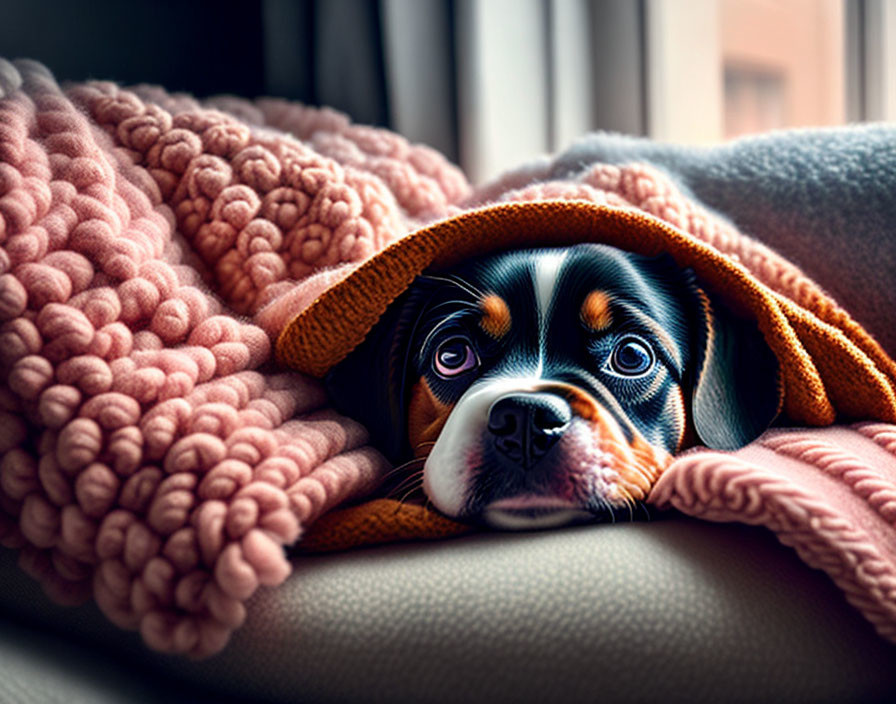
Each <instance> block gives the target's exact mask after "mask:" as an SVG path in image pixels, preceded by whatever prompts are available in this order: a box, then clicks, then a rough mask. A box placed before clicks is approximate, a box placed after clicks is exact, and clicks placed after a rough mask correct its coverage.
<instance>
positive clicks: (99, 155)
mask: <svg viewBox="0 0 896 704" xmlns="http://www.w3.org/2000/svg"><path fill="white" fill-rule="evenodd" d="M570 163H571V162H570V160H569V159H568V158H567V159H566V160H565V161H563V160H558V161H557V162H556V163H554V162H551V161H550V160H548V161H546V162H544V164H542V167H540V168H539V169H533V168H530V167H526V168H524V169H521V170H520V171H519V172H516V173H510V174H508V175H506V176H505V177H504V178H502V179H500V180H498V181H496V182H495V183H492V184H488V185H486V186H483V187H480V188H478V189H474V188H472V187H471V186H470V184H469V183H468V182H467V180H466V179H465V177H464V176H463V174H462V173H461V172H460V171H459V170H458V169H457V168H456V167H454V166H452V165H450V164H449V163H448V162H447V161H446V160H445V159H444V158H443V157H441V156H440V155H439V154H437V153H435V152H434V151H432V150H430V149H427V148H425V147H421V146H415V145H411V144H409V143H408V142H407V141H406V140H404V139H402V138H401V137H399V136H397V135H394V134H392V133H390V132H388V131H385V130H378V129H372V128H367V127H359V126H356V125H353V124H351V123H350V122H349V121H348V120H347V119H346V118H345V117H344V116H342V115H340V114H338V113H335V112H333V111H330V110H326V109H324V110H318V109H312V108H307V107H303V106H299V105H294V104H290V103H287V102H285V101H280V100H272V99H261V100H257V101H254V102H252V101H245V100H240V99H236V98H219V99H212V100H209V101H205V102H202V103H200V102H198V101H196V100H194V99H193V98H191V97H189V96H184V95H171V94H168V93H167V92H165V91H164V90H162V89H160V88H155V87H149V86H137V87H134V88H132V89H124V88H122V87H120V86H116V85H114V84H111V83H105V82H95V81H94V82H86V83H75V84H71V85H69V86H66V87H64V89H63V88H60V87H59V86H58V85H57V84H56V83H55V81H54V80H53V77H52V76H51V75H50V73H49V72H48V71H47V70H46V69H45V68H43V67H42V66H40V65H39V64H36V63H34V62H29V61H17V62H15V63H9V62H5V61H2V60H0V543H2V544H3V545H5V546H8V547H15V548H18V549H20V551H21V561H20V562H21V565H22V566H23V568H24V569H26V570H28V572H29V573H31V574H32V575H34V576H35V577H36V578H38V579H39V580H41V582H42V584H43V585H44V587H45V589H46V590H47V591H48V592H49V593H50V594H51V595H52V596H54V597H55V598H56V599H58V600H61V601H65V602H69V603H72V602H76V601H79V600H83V599H84V598H87V597H88V596H91V595H92V596H93V597H94V598H95V599H96V601H97V603H98V605H99V606H100V608H101V609H102V611H103V612H104V613H105V614H106V615H107V616H108V617H109V618H110V619H111V620H112V621H113V622H114V623H116V624H118V625H119V626H122V627H125V628H136V629H139V630H140V632H141V634H142V636H143V638H144V639H145V641H146V642H147V643H148V644H149V645H150V646H152V647H154V648H157V649H160V650H164V651H168V652H175V653H184V654H189V655H191V656H206V655H209V654H212V653H214V652H217V651H218V650H220V649H221V648H223V647H224V645H225V644H226V642H227V640H228V637H229V635H230V633H231V632H232V631H233V629H235V628H237V627H239V625H240V624H241V623H242V622H243V620H244V619H245V617H246V610H245V602H246V600H247V599H248V598H249V597H250V596H251V595H252V594H253V593H254V592H255V590H256V589H257V588H259V587H260V586H275V585H277V584H280V583H282V581H283V580H284V579H285V578H286V576H287V575H288V573H289V570H290V563H289V561H288V560H287V558H286V556H285V552H284V548H285V547H287V546H291V545H293V544H295V543H296V541H298V540H299V539H300V538H303V539H302V541H301V543H300V545H301V546H303V547H304V549H305V550H307V551H314V550H332V549H345V548H347V547H352V546H357V545H360V544H375V543H378V542H384V541H390V540H398V539H413V538H434V537H445V536H449V535H459V534H462V533H464V532H467V531H469V530H471V529H470V528H469V527H468V526H462V525H459V524H457V523H455V522H453V521H450V520H448V519H446V518H444V517H442V516H439V515H437V514H435V513H433V512H431V511H428V510H426V509H424V508H422V507H418V506H410V505H407V504H400V503H398V502H393V501H390V500H386V499H377V500H374V501H367V502H366V503H359V502H363V501H364V500H365V499H367V498H369V497H370V496H371V494H372V493H373V492H374V491H375V489H376V488H377V486H378V485H379V483H380V482H381V480H382V478H383V476H384V474H385V473H386V471H387V470H388V466H387V463H386V461H385V459H384V458H383V457H382V455H380V453H378V452H377V451H376V450H374V449H373V448H372V447H370V445H369V444H368V442H369V437H368V434H367V431H366V429H364V428H363V427H361V426H360V425H359V424H358V423H356V422H354V421H352V420H351V419H348V418H345V417H342V416H340V415H339V414H337V413H335V412H334V411H333V410H332V409H329V408H328V407H327V399H326V397H325V394H324V391H323V389H322V386H321V385H320V383H319V382H318V381H317V380H316V379H314V378H313V377H314V376H320V375H321V374H323V373H324V372H325V371H326V369H328V368H329V367H330V366H331V365H332V364H333V363H335V362H336V361H338V360H339V359H340V358H341V357H342V356H344V355H345V354H346V353H347V352H348V351H350V350H351V349H352V347H353V346H354V345H356V344H358V342H359V341H360V340H361V339H363V336H364V335H365V334H366V332H367V331H368V330H369V329H370V327H371V326H372V325H373V324H375V322H376V320H377V318H378V317H379V315H380V314H381V313H382V311H383V310H384V309H385V307H386V306H387V305H388V304H389V302H390V301H391V300H393V299H394V298H395V296H397V295H399V294H400V292H401V291H402V290H403V287H406V286H407V285H408V284H409V283H410V282H411V281H412V280H413V278H414V276H416V275H417V274H418V273H420V272H421V271H423V270H424V269H426V268H439V267H444V266H448V265H450V264H451V263H452V262H454V261H458V260H460V259H462V258H465V257H469V256H474V255H476V254H480V253H484V252H486V251H494V250H496V249H501V248H507V247H518V246H525V245H533V246H534V245H545V244H558V245H559V244H571V243H573V242H580V241H599V242H606V243H608V244H613V245H616V246H620V247H623V248H627V249H630V250H632V251H638V252H643V253H647V254H651V253H659V252H668V253H669V254H671V255H672V256H673V257H674V258H675V259H676V260H677V261H678V262H679V263H680V264H681V265H683V266H690V267H692V268H693V269H694V271H695V272H696V274H697V276H698V278H700V280H701V283H703V284H704V285H706V286H707V287H709V288H711V289H712V290H713V291H715V292H717V293H718V294H719V295H722V296H724V297H725V298H726V300H727V301H728V302H729V303H730V304H731V305H732V306H733V307H735V308H736V309H737V310H739V311H740V312H741V313H743V314H747V315H750V316H753V317H755V319H756V320H757V322H758V324H759V326H760V329H761V330H762V332H763V333H764V335H765V337H766V339H767V341H768V342H769V345H770V346H771V347H772V349H773V350H774V352H775V353H776V355H777V357H778V359H779V362H780V363H781V368H782V370H783V379H784V380H783V385H782V396H781V402H782V408H783V411H784V414H785V417H786V419H787V420H788V422H791V423H794V424H798V425H801V426H807V427H804V428H800V429H798V430H794V431H782V430H774V431H772V432H770V433H769V434H768V435H766V436H764V437H763V438H760V440H759V441H757V443H755V444H754V445H751V446H749V447H748V448H745V449H744V450H741V451H739V453H735V454H734V455H729V454H722V453H709V452H705V451H699V450H697V451H691V452H689V453H686V454H685V455H683V456H682V457H680V458H678V459H677V460H676V461H675V462H674V463H673V465H672V466H671V467H670V468H669V469H668V470H667V472H666V473H665V474H664V475H663V477H662V478H661V481H660V483H659V484H658V485H657V487H656V488H655V491H654V493H653V494H652V495H651V498H650V500H651V501H652V502H653V503H655V504H656V505H658V506H661V507H667V506H672V507H676V508H679V509H680V510H683V511H685V512H689V513H691V514H692V515H701V516H704V517H706V518H709V519H711V520H743V521H746V522H754V523H761V524H763V525H766V526H768V527H769V528H771V529H772V530H774V531H776V532H777V533H778V535H779V537H781V539H782V541H783V542H785V543H787V544H790V545H794V546H795V547H796V548H797V550H798V551H799V552H800V554H801V556H802V557H803V558H804V559H805V560H806V561H807V562H808V563H809V564H812V565H813V566H818V567H820V568H822V569H825V570H826V571H828V572H829V574H831V575H832V577H833V578H834V579H835V581H837V583H838V584H839V585H840V586H841V587H842V588H843V589H844V590H845V591H846V592H847V595H848V598H849V599H850V600H851V601H852V603H854V604H855V605H856V606H857V607H858V608H860V609H862V610H863V612H864V613H866V615H868V616H869V618H871V620H872V621H874V622H875V624H876V625H877V626H878V628H879V630H880V631H881V633H882V634H884V635H886V636H887V637H891V638H894V634H896V626H894V624H896V608H894V607H893V605H892V604H893V594H894V593H896V592H893V590H892V584H896V550H894V549H893V548H894V545H896V531H893V525H892V520H893V519H892V516H891V513H892V506H891V504H892V501H893V499H892V496H894V495H896V494H894V491H896V489H893V487H891V486H890V484H891V483H892V482H894V481H896V471H894V472H892V473H891V472H890V470H891V469H892V468H893V467H894V466H896V458H894V457H893V452H894V441H893V437H894V435H896V431H894V426H891V425H888V424H889V423H894V422H896V393H894V389H896V364H894V362H893V361H892V360H891V359H890V357H889V356H888V355H887V354H886V352H884V350H883V349H882V348H881V347H880V346H879V345H878V344H877V343H876V342H875V341H874V340H873V339H872V337H871V336H870V335H868V333H867V332H866V331H865V330H864V328H862V327H861V326H860V325H858V324H857V323H856V322H855V321H854V320H853V319H852V318H851V317H850V315H849V314H848V313H847V312H846V311H844V310H843V309H842V308H840V307H839V306H838V305H837V304H836V303H835V302H834V301H833V300H832V299H831V298H830V297H829V296H828V295H827V294H826V293H825V292H824V290H823V289H822V288H821V287H820V286H819V285H818V284H816V283H815V282H814V281H813V280H811V279H810V278H809V277H807V276H805V275H804V274H803V272H802V271H801V270H800V269H799V268H797V267H796V266H794V265H793V264H791V263H790V262H789V261H787V260H785V259H784V258H782V257H781V256H779V255H778V254H776V253H775V252H773V251H772V250H771V249H769V248H768V247H766V246H765V245H763V244H760V243H759V242H757V241H755V240H753V239H751V238H749V237H746V236H745V235H743V234H742V233H741V232H740V231H739V230H738V229H737V228H736V227H735V226H734V225H733V224H732V223H730V222H729V221H727V220H726V219H725V218H724V217H721V216H719V215H718V214H717V213H714V212H712V211H710V210H709V209H707V208H706V207H704V206H703V205H702V204H701V203H700V202H699V201H697V200H696V199H695V198H693V197H691V196H690V195H688V194H687V193H686V192H685V191H683V190H682V189H681V188H679V187H678V185H677V184H676V183H675V181H674V180H673V179H672V178H670V177H669V175H667V174H665V173H663V171H661V170H660V169H658V168H656V167H655V166H651V165H649V164H645V163H623V164H610V163H605V162H602V161H599V160H591V161H589V160H583V161H579V162H576V163H575V167H574V168H573V167H572V166H570ZM561 167H562V169H561ZM561 171H562V174H561ZM275 351H276V358H275V357H274V352H275ZM277 362H280V363H286V364H287V365H288V366H291V367H293V368H294V370H293V371H284V369H283V368H282V366H280V365H278V364H277ZM844 420H850V421H856V420H865V421H868V420H872V421H875V422H873V423H864V424H859V425H854V426H835V428H833V429H830V428H823V429H818V428H809V427H808V426H826V425H830V424H832V423H835V422H842V421H844ZM819 448H820V449H819ZM346 502H355V503H356V505H354V506H352V507H350V508H341V509H339V510H335V511H334V510H333V509H336V508H337V507H339V506H340V505H343V504H345V503H346ZM303 536H304V537H303ZM847 544H848V546H851V547H849V549H847Z"/></svg>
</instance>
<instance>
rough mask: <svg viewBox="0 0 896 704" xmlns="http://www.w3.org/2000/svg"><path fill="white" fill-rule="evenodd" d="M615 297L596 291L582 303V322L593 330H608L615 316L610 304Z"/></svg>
mask: <svg viewBox="0 0 896 704" xmlns="http://www.w3.org/2000/svg"><path fill="white" fill-rule="evenodd" d="M612 300H613V297H612V296H610V294H608V293H607V292H606V291H598V290H597V289H595V290H594V291H592V292H591V293H589V294H588V295H587V296H585V301H584V302H583V303H582V310H581V311H580V313H579V315H580V317H581V318H582V322H583V323H585V325H587V326H588V328H589V329H591V330H595V331H597V330H606V329H607V328H608V327H610V325H612V324H613V314H612V312H611V311H610V302H611V301H612Z"/></svg>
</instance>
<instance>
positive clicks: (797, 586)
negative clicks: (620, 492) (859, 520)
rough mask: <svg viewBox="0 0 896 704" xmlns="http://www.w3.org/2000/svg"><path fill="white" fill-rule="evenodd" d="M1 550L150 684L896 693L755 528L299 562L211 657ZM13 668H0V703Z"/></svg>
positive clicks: (501, 542)
mask: <svg viewBox="0 0 896 704" xmlns="http://www.w3.org/2000/svg"><path fill="white" fill-rule="evenodd" d="M4 559H5V562H3V563H2V564H0V569H2V574H3V578H4V584H5V585H7V586H6V588H5V589H4V590H3V595H2V600H3V601H4V602H5V604H4V605H5V606H6V607H9V608H13V609H15V610H16V613H17V615H18V617H20V618H27V619H32V620H34V621H36V622H42V623H43V624H44V625H45V626H46V627H49V628H56V629H58V628H62V629H64V632H65V638H67V639H68V640H69V641H70V642H72V643H85V642H89V643H92V644H94V645H96V646H98V647H100V648H114V652H115V654H116V657H120V658H129V659H128V660H127V662H128V663H130V664H129V665H128V667H131V668H133V673H134V677H145V676H146V673H147V672H148V673H150V678H149V679H147V680H146V681H147V683H148V686H149V685H151V684H152V683H157V682H160V681H169V682H170V681H173V680H180V679H184V680H186V681H188V682H191V683H193V684H196V685H200V687H201V689H202V690H203V691H205V692H208V693H213V692H217V691H224V692H227V693H230V694H232V695H238V696H245V697H247V698H254V697H266V698H268V699H272V700H273V701H277V702H281V701H282V702H293V701H319V700H321V701H358V702H373V701H392V702H394V701H421V702H422V701H433V702H457V701H470V702H488V703H489V704H492V703H493V702H503V701H553V700H562V701H566V702H576V701H598V700H601V701H609V702H624V701H644V700H648V701H649V700H660V699H662V700H663V701H674V700H682V701H691V702H700V701H708V702H716V701H723V700H724V701H771V700H776V701H819V700H835V701H839V700H843V699H852V700H868V699H869V698H880V697H883V696H884V695H885V693H887V692H896V670H894V668H892V663H893V662H894V661H896V660H894V656H896V647H894V646H893V645H891V644H889V643H887V642H885V641H883V640H882V639H880V638H879V637H878V636H877V635H876V634H875V633H874V631H873V629H872V628H871V627H870V626H869V625H868V624H867V623H866V622H865V621H864V620H863V619H862V618H861V617H860V616H859V615H858V613H857V612H855V611H854V610H853V609H852V608H851V607H849V606H848V605H847V604H846V602H845V599H844V598H843V596H842V594H841V592H840V591H839V590H837V589H836V588H835V587H834V586H833V584H832V583H831V582H830V580H829V579H828V578H827V577H826V576H825V575H824V574H822V573H820V572H817V571H814V570H811V569H809V568H808V567H806V566H805V565H804V564H803V563H802V562H800V561H799V559H798V558H797V557H796V555H795V554H794V553H793V552H792V551H791V550H789V549H787V548H785V547H783V546H781V545H780V544H778V542H777V541H776V539H775V538H774V537H773V536H772V535H771V534H770V533H768V532H766V531H764V530H762V529H758V528H751V527H747V526H739V525H721V524H713V523H705V522H699V521H693V520H690V519H684V518H677V517H676V518H673V519H659V520H654V521H652V522H649V523H635V524H619V525H615V526H587V527H579V528H571V529H567V530H558V531H551V532H543V533H523V534H484V535H476V536H471V537H465V538H460V539H455V540H450V541H444V542H439V543H431V544H409V545H393V546H387V547H384V548H377V549H369V550H359V551H355V552H351V553H345V554H338V555H331V556H325V557H302V558H298V559H297V560H296V570H295V573H294V574H293V576H292V577H291V578H290V579H289V581H288V582H287V583H286V584H285V585H283V586H282V587H280V588H277V589H273V590H264V591H262V592H260V593H258V594H257V595H256V596H255V597H254V598H253V600H252V601H251V603H250V617H249V619H248V622H247V624H246V625H245V626H244V627H243V628H242V629H241V630H240V631H238V632H237V634H236V636H235V638H234V640H233V641H232V643H231V644H230V645H229V646H228V648H227V649H226V650H225V651H224V652H223V653H222V654H220V655H219V656H217V657H215V658H213V659H211V660H208V661H204V662H198V663H193V662H189V661H186V660H181V659H174V658H168V657H161V656H155V655H151V656H148V657H146V656H145V655H144V651H143V650H142V645H140V643H139V641H138V640H137V639H136V638H135V637H133V636H132V635H130V636H122V635H121V634H119V633H117V632H115V630H114V629H112V628H110V627H109V626H108V625H107V624H105V623H104V622H103V620H102V619H101V617H100V616H99V614H98V613H96V612H95V610H94V609H93V608H92V607H84V608H81V609H75V610H66V609H56V608H53V607H50V606H48V605H47V604H46V603H45V602H44V601H43V600H42V599H40V598H38V597H36V596H35V594H34V591H33V586H30V585H29V581H28V580H27V579H25V578H22V577H21V575H20V574H19V573H18V572H17V571H16V570H14V569H13V568H12V567H11V564H10V555H9V553H5V554H4ZM2 632H3V631H2V629H0V633H2ZM96 661H97V662H96V665H97V666H98V667H100V668H102V667H104V665H103V663H104V662H105V658H97V659H96ZM0 662H3V660H2V651H0ZM9 669H10V668H9V666H8V665H3V664H0V682H6V683H7V684H6V685H0V701H4V700H3V697H2V693H3V689H2V687H3V686H9V682H11V681H13V680H15V678H16V674H15V672H9V671H8V670H9ZM13 669H15V668H13ZM34 671H35V670H34V668H33V667H32V668H31V669H30V670H29V672H30V673H33V672H34ZM80 672H81V674H82V677H83V674H84V670H83V668H82V669H81V670H80ZM159 673H161V675H162V678H163V679H161V680H160V679H159ZM25 677H26V680H27V677H33V674H30V675H27V676H25ZM101 680H102V678H100V681H101ZM26 684H27V683H26ZM20 685H21V683H20ZM150 689H152V687H150ZM191 696H192V695H191ZM122 701H131V700H130V699H128V698H124V699H122ZM169 701H170V699H169Z"/></svg>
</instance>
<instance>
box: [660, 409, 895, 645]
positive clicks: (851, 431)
mask: <svg viewBox="0 0 896 704" xmlns="http://www.w3.org/2000/svg"><path fill="white" fill-rule="evenodd" d="M649 500H650V502H652V503H654V504H656V505H657V506H659V507H661V508H670V507H672V508H677V509H679V510H681V511H682V512H684V513H686V514H688V515H690V516H694V517H696V518H703V519H706V520H710V521H738V522H740V523H748V524H752V525H761V526H765V527H766V528H769V529H770V530H772V531H774V532H775V533H776V535H777V537H778V540H780V541H781V542H782V543H783V544H784V545H787V546H790V547H792V548H794V549H795V550H796V552H797V554H799V556H800V558H802V559H803V561H804V562H806V564H808V565H810V566H811V567H814V568H817V569H820V570H824V571H825V572H826V573H827V574H828V575H829V576H830V577H831V579H832V580H833V581H834V583H835V584H836V585H837V586H838V587H840V589H842V590H843V593H844V595H845V596H846V599H847V600H848V601H849V602H850V603H851V604H852V605H853V606H854V607H855V608H857V609H858V610H859V611H861V613H862V614H863V615H864V616H865V618H867V619H868V620H869V621H870V622H871V623H872V624H873V625H874V627H875V628H876V629H877V631H878V633H880V635H881V636H883V637H884V638H888V639H889V640H891V641H896V530H894V525H896V426H893V425H889V424H886V423H858V424H855V425H853V426H833V427H830V428H811V429H809V428H805V429H804V428H796V429H775V430H770V431H768V432H766V433H765V435H763V436H762V437H760V438H759V439H758V440H757V441H756V442H754V443H751V444H750V445H748V446H747V447H745V448H742V449H740V450H737V451H736V452H731V453H723V452H711V451H708V450H698V451H692V452H689V453H686V454H684V455H682V456H681V457H679V458H677V459H676V460H675V461H674V462H673V463H672V464H671V465H670V466H669V468H668V469H667V470H666V471H665V473H664V474H663V475H662V476H661V477H660V479H659V481H658V482H657V484H656V486H654V488H653V491H652V492H651V494H650V497H649Z"/></svg>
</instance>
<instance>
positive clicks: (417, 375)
mask: <svg viewBox="0 0 896 704" xmlns="http://www.w3.org/2000/svg"><path fill="white" fill-rule="evenodd" d="M327 384H328V388H329V391H330V393H331V396H332V397H333V400H334V403H335V404H336V406H337V408H338V409H339V410H340V411H342V412H343V413H345V414H347V415H350V416H352V417H355V418H357V419H358V420H360V421H361V422H363V423H364V424H365V425H366V426H367V427H368V428H369V430H370V431H371V435H372V438H373V441H374V443H375V444H378V445H379V446H380V448H381V449H382V450H383V451H384V452H385V453H386V455H387V456H389V458H390V459H391V460H393V461H394V462H396V463H401V462H404V461H406V460H408V459H410V458H412V457H417V458H420V459H421V462H423V473H422V480H423V482H422V483H423V489H424V491H425V492H426V494H427V497H428V499H429V500H430V501H431V502H432V504H433V505H434V506H435V507H436V508H438V509H439V510H441V511H442V512H443V513H445V514H447V515H449V516H452V517H456V518H460V519H467V520H477V519H482V520H484V521H485V522H487V523H489V524H491V525H494V526H497V527H505V528H530V527H542V526H551V525H559V524H563V523H567V522H570V521H574V520H580V519H586V518H591V517H593V516H595V515H600V514H606V513H608V512H610V513H612V512H615V511H616V510H618V509H621V508H622V509H628V510H631V508H632V507H633V506H634V504H635V503H636V502H638V501H640V500H642V499H644V498H646V496H647V494H648V492H649V490H650V488H651V487H652V486H653V484H654V482H655V481H656V479H657V478H658V476H659V474H660V473H661V472H662V470H663V469H664V468H665V466H666V465H667V464H668V462H669V460H670V457H671V453H673V452H675V451H676V450H678V449H680V448H681V447H682V446H683V445H684V444H686V443H690V442H696V441H698V440H699V441H700V442H703V443H704V444H706V445H708V446H710V447H714V448H719V449H733V448H736V447H740V446H741V445H744V444H746V443H747V442H749V441H751V440H753V439H754V438H755V437H756V436H758V435H759V434H760V433H761V432H762V431H763V430H764V429H765V428H766V427H768V425H769V424H770V423H771V422H772V420H773V419H774V418H775V416H776V414H777V412H778V408H779V381H778V364H777V361H776V359H775V356H774V354H773V353H772V352H771V350H770V349H769V348H768V346H767V345H766V344H765V342H764V340H763V338H762V336H761V334H760V333H759V331H758V329H757V328H756V325H755V323H752V322H750V321H747V320H742V319H739V318H737V317H736V316H734V315H733V314H732V313H731V312H730V311H728V310H727V309H726V308H725V307H724V306H722V305H720V304H719V303H718V302H717V301H716V300H714V299H711V298H710V297H709V296H707V294H706V293H705V292H703V291H702V290H701V289H700V288H699V287H698V286H697V284H696V283H695V281H694V278H693V276H692V275H691V274H690V272H688V271H684V270H682V269H680V268H678V267H677V266H676V265H675V264H674V262H673V261H672V259H671V258H670V257H666V256H664V257H658V258H648V257H643V256H639V255H634V254H629V253H626V252H622V251H620V250H618V249H615V248H613V247H609V246H605V245H597V244H583V245H577V246H574V247H570V248H565V249H544V250H524V251H513V252H509V253H505V254H499V255H495V256H491V257H488V258H484V259H480V260H478V261H473V262H470V263H468V264H466V265H464V266H461V267H458V268H456V269H454V270H452V271H450V272H443V273H440V274H437V275H426V276H421V277H418V279H417V280H416V281H415V282H414V284H413V285H412V286H411V288H410V289H409V290H408V291H407V292H405V294H404V295H402V296H401V298H399V299H398V300H397V301H396V302H395V303H394V304H393V305H392V306H391V307H390V308H389V310H388V311H387V313H386V315H385V316H384V317H383V318H382V319H381V321H380V322H379V323H378V324H377V326H376V327H375V328H374V329H373V330H372V331H371V333H370V334H369V335H368V336H367V338H366V339H365V341H364V342H363V343H362V344H361V345H360V346H359V347H358V348H356V349H355V350H354V351H353V352H352V353H351V354H350V355H349V356H348V357H347V358H346V359H345V360H344V361H343V362H341V363H340V364H339V365H337V367H335V368H334V369H333V370H332V371H331V372H330V374H329V376H328V377H327Z"/></svg>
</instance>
